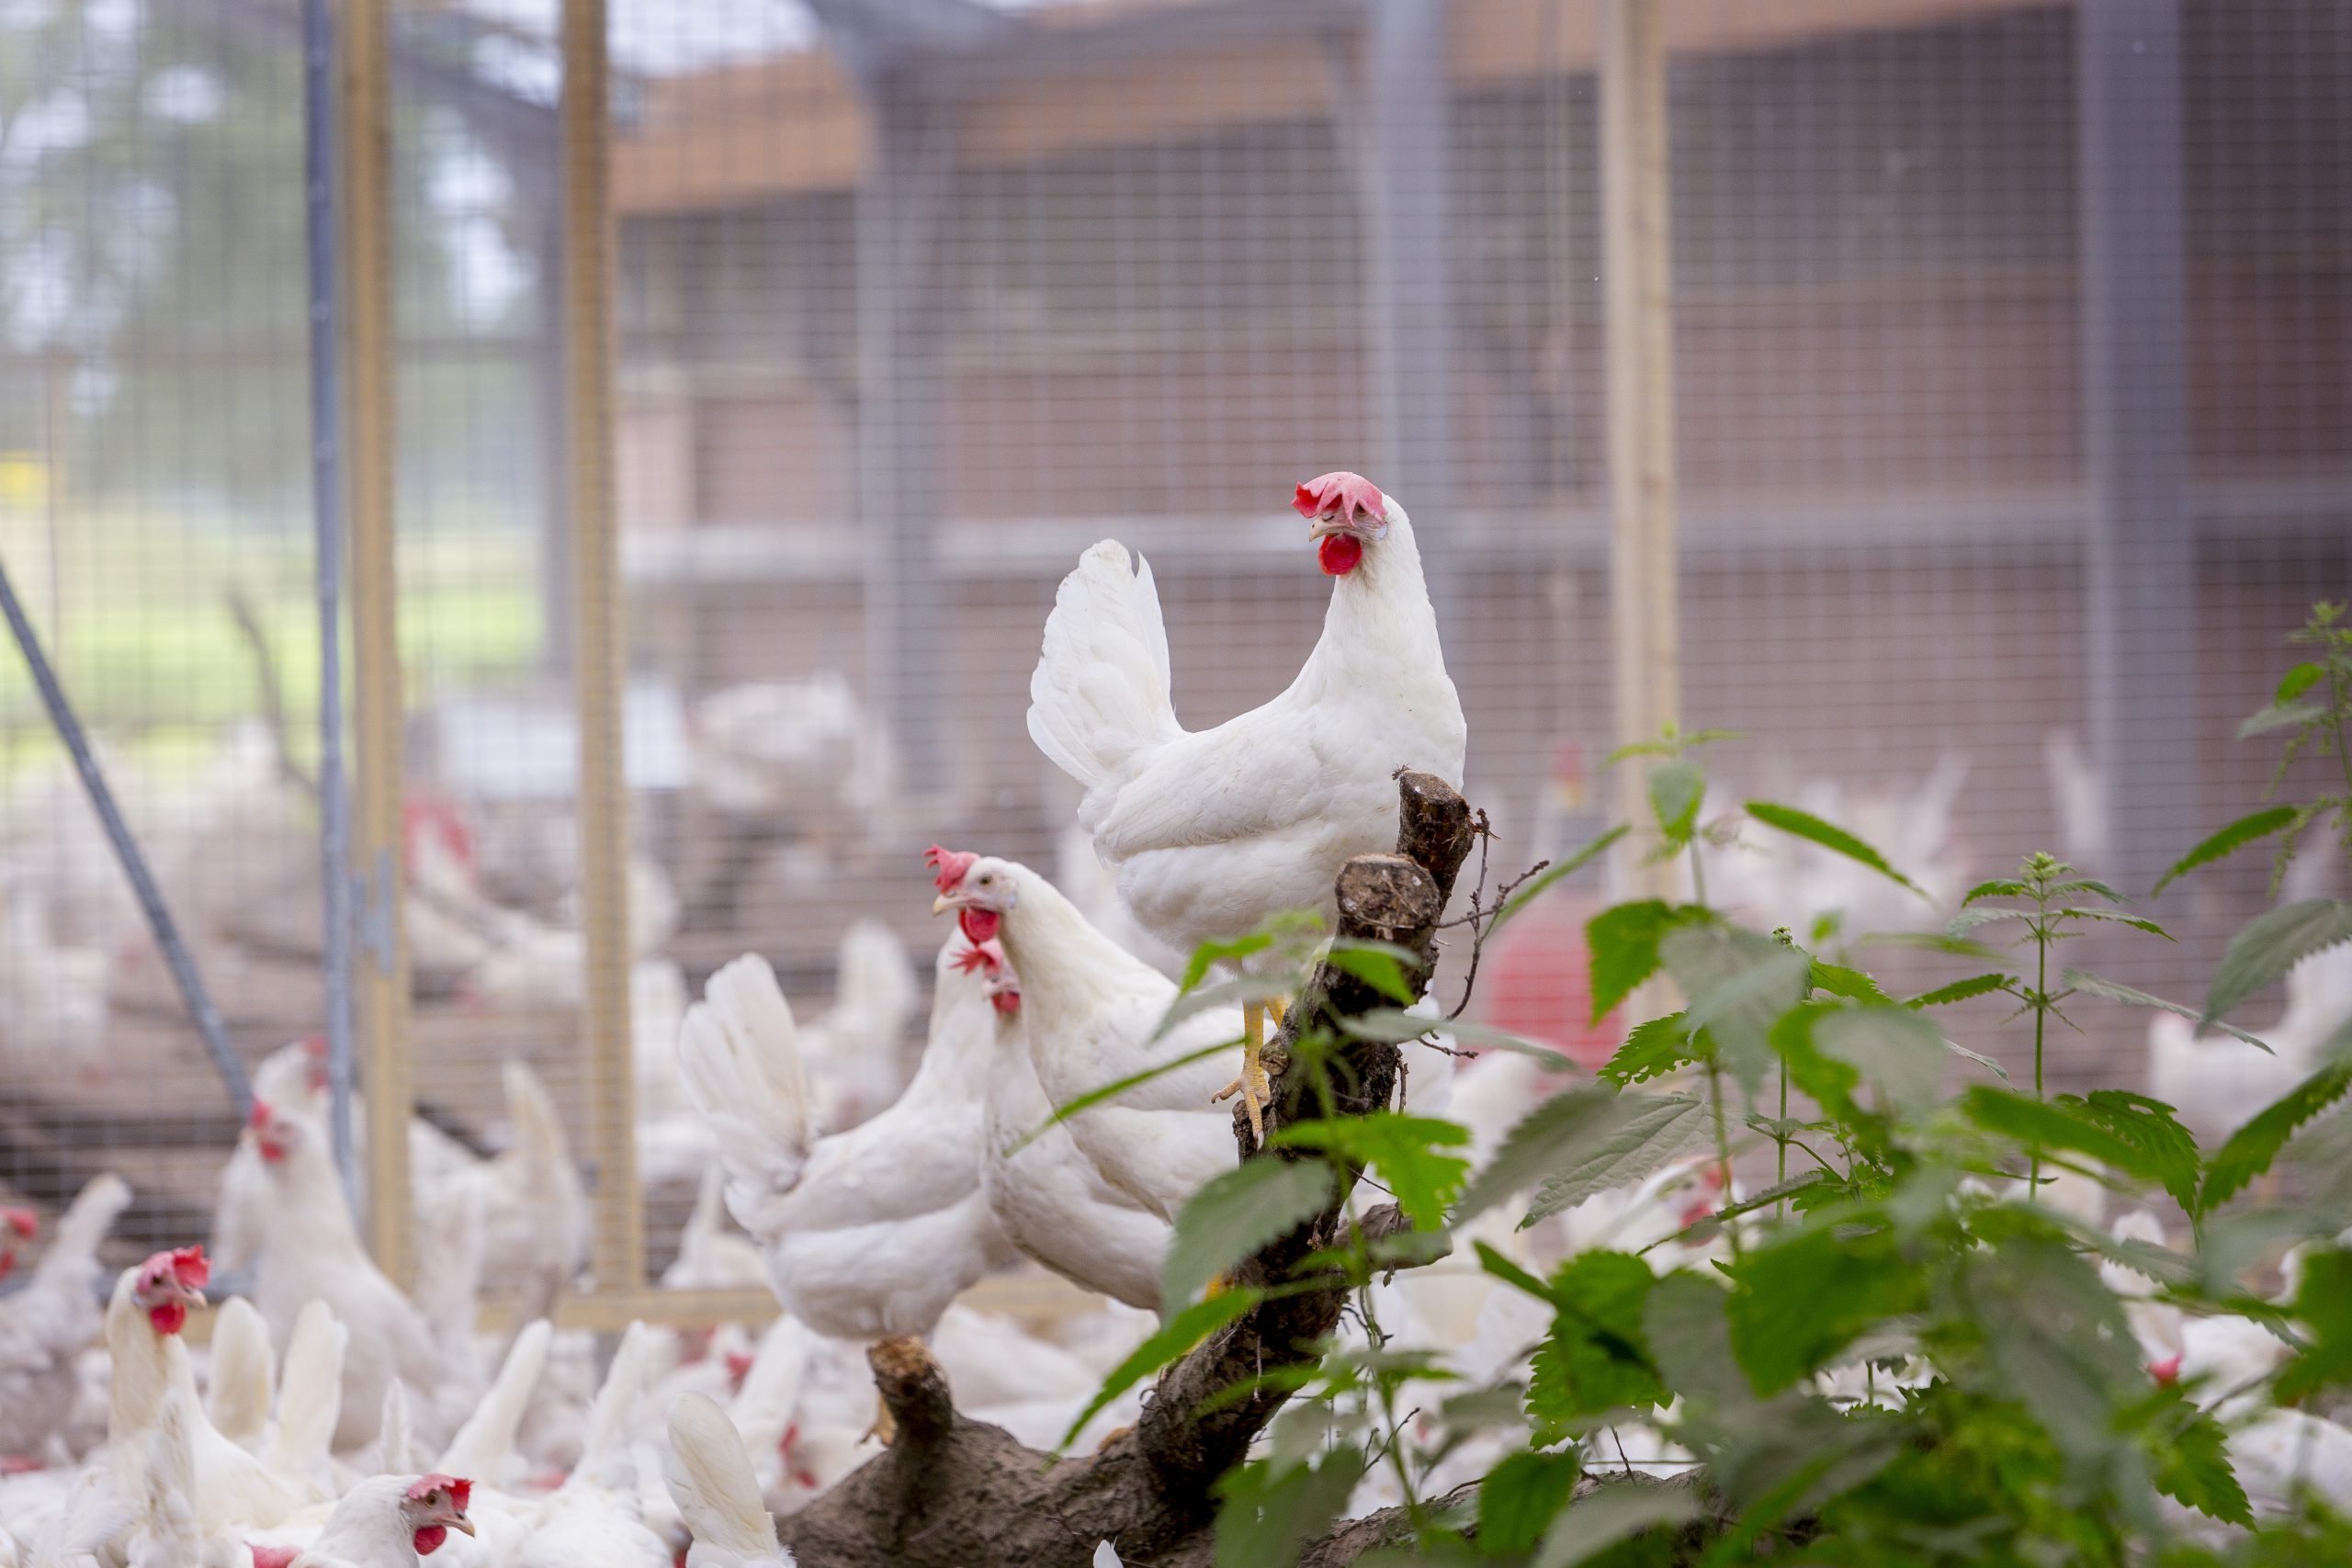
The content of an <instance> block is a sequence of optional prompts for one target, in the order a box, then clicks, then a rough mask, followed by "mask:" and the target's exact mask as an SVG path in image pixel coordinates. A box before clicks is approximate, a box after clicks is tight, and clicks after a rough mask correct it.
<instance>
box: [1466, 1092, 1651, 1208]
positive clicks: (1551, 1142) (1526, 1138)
mask: <svg viewBox="0 0 2352 1568" xmlns="http://www.w3.org/2000/svg"><path fill="white" fill-rule="evenodd" d="M1619 1114H1620V1112H1619V1111H1618V1109H1617V1096H1615V1095H1613V1094H1611V1093H1610V1092H1609V1091H1608V1090H1607V1089H1602V1088H1600V1086H1599V1085H1598V1084H1581V1085H1578V1086H1577V1088H1575V1089H1568V1090H1567V1091H1566V1092H1565V1093H1561V1094H1555V1095H1554V1096H1553V1097H1552V1098H1551V1099H1549V1100H1545V1101H1544V1102H1543V1103H1542V1104H1540V1105H1538V1106H1537V1107H1536V1108H1535V1109H1534V1110H1532V1111H1529V1112H1528V1113H1527V1115H1526V1116H1525V1117H1524V1118H1522V1119H1521V1121H1520V1122H1519V1123H1518V1124H1517V1125H1516V1126H1514V1127H1512V1128H1511V1130H1510V1132H1509V1133H1508V1134H1504V1137H1503V1141H1502V1144H1501V1145H1500V1146H1499V1147H1498V1148H1497V1149H1496V1150H1495V1153H1494V1157H1493V1158H1491V1159H1489V1160H1487V1163H1486V1166H1485V1168H1483V1169H1481V1170H1480V1171H1479V1172H1478V1174H1477V1175H1476V1177H1474V1178H1473V1179H1471V1182H1470V1185H1469V1187H1468V1188H1467V1190H1464V1192H1463V1194H1462V1198H1461V1201H1459V1202H1457V1203H1455V1204H1454V1206H1453V1223H1454V1224H1457V1225H1458V1224H1464V1223H1466V1222H1468V1221H1470V1220H1474V1219H1476V1218H1477V1217H1478V1216H1479V1215H1480V1214H1483V1213H1486V1212H1487V1210H1489V1209H1491V1208H1493V1207H1494V1206H1495V1205H1496V1204H1498V1203H1500V1202H1502V1201H1504V1200H1505V1199H1507V1198H1509V1197H1510V1195H1511V1194H1512V1193H1514V1192H1523V1191H1525V1190H1527V1189H1528V1188H1530V1187H1532V1186H1534V1185H1535V1184H1536V1183H1537V1182H1538V1181H1540V1180H1541V1179H1544V1177H1545V1176H1547V1175H1549V1174H1550V1173H1551V1172H1553V1171H1554V1170H1555V1169H1556V1168H1558V1166H1559V1164H1560V1162H1561V1161H1563V1160H1565V1159H1567V1158H1569V1157H1571V1156H1573V1155H1574V1154H1575V1153H1576V1151H1577V1150H1578V1149H1580V1148H1582V1147H1584V1146H1585V1145H1587V1144H1589V1142H1590V1141H1592V1140H1593V1139H1595V1138H1598V1137H1599V1136H1600V1134H1602V1133H1603V1132H1605V1131H1606V1130H1607V1129H1609V1128H1610V1127H1611V1126H1613V1125H1614V1124H1615V1122H1616V1120H1617V1118H1618V1116H1619Z"/></svg>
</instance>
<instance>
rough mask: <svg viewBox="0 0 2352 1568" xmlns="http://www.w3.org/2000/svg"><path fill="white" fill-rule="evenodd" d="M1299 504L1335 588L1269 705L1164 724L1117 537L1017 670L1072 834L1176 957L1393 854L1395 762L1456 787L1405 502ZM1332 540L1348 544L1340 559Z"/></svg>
mask: <svg viewBox="0 0 2352 1568" xmlns="http://www.w3.org/2000/svg"><path fill="white" fill-rule="evenodd" d="M1332 481H1347V482H1348V484H1349V485H1350V486H1351V488H1350V489H1349V490H1348V491H1347V495H1346V498H1345V503H1344V504H1334V503H1333V502H1330V501H1329V500H1328V499H1326V500H1317V499H1313V498H1311V497H1310V491H1311V490H1313V489H1314V488H1315V487H1317V486H1326V487H1328V486H1329V485H1330V483H1331V482H1332ZM1323 493H1324V492H1321V491H1318V492H1317V494H1323ZM1299 496H1300V498H1299V501H1298V502H1297V503H1296V504H1297V505H1298V507H1299V510H1300V511H1301V512H1303V513H1306V514H1307V515H1308V516H1309V517H1310V518H1316V519H1317V522H1316V523H1315V525H1314V527H1315V536H1317V537H1321V538H1323V539H1324V541H1325V544H1326V547H1327V554H1326V557H1325V561H1326V566H1325V570H1327V571H1331V572H1332V573H1333V574H1334V575H1335V576H1336V577H1337V578H1338V581H1337V582H1336V583H1335V584H1334V586H1333V588H1332V591H1331V603H1330V608H1329V610H1328V611H1327V612H1326V614H1325V616H1324V621H1323V636H1322V637H1321V639H1320V640H1319V641H1317V643H1316V645H1315V650H1314V652H1313V653H1311V654H1309V655H1308V657H1307V660H1306V665H1305V666H1304V667H1303V668H1301V669H1300V671H1299V672H1298V675H1297V678H1296V679H1295V680H1294V681H1293V682H1291V684H1290V686H1289V688H1288V689H1287V690H1285V691H1284V692H1283V693H1282V694H1281V695H1279V696H1277V697H1275V698H1274V699H1273V700H1272V702H1270V703H1267V704H1266V705H1264V706H1262V707H1259V708H1254V709H1252V710H1250V712H1248V713H1245V714H1242V715H1240V716H1238V717H1236V718H1233V719H1230V720H1228V721H1227V722H1226V723H1224V724H1221V725H1218V726H1217V727H1216V728H1213V729H1204V730H1198V731H1190V732H1188V731H1186V730H1185V729H1184V728H1182V726H1181V725H1179V724H1178V723H1177V722H1176V712H1175V707H1174V705H1173V703H1172V701H1171V699H1170V669H1169V656H1168V633H1167V629H1166V627H1165V626H1164V625H1163V624H1162V622H1161V618H1160V611H1159V593H1158V592H1157V590H1156V589H1155V588H1154V586H1153V583H1152V577H1151V569H1150V567H1149V566H1148V564H1144V563H1140V562H1136V561H1134V560H1132V559H1131V558H1129V556H1128V554H1127V551H1126V549H1125V547H1123V546H1121V545H1119V544H1117V543H1115V542H1114V541H1111V540H1104V541H1103V543H1101V544H1098V545H1096V546H1095V547H1093V548H1091V549H1090V550H1088V551H1087V552H1086V554H1085V556H1084V557H1083V558H1080V562H1079V565H1078V570H1075V571H1073V572H1071V573H1070V574H1069V576H1068V577H1067V578H1065V579H1063V581H1062V584H1061V587H1060V589H1059V591H1058V592H1057V593H1056V595H1055V600H1054V610H1053V614H1052V615H1050V616H1048V617H1047V619H1046V632H1045V646H1044V649H1043V652H1042V654H1041V656H1040V658H1039V660H1038V662H1037V668H1036V671H1035V674H1033V675H1032V676H1031V678H1030V682H1029V697H1030V706H1029V734H1030V737H1031V739H1034V740H1035V741H1036V743H1037V747H1038V750H1042V751H1043V752H1045V754H1046V757H1047V758H1049V759H1050V760H1052V761H1053V762H1054V763H1055V765H1056V766H1057V767H1059V768H1060V769H1061V770H1062V771H1063V772H1064V773H1069V775H1070V777H1072V778H1074V779H1076V780H1077V781H1078V782H1079V784H1080V785H1082V786H1083V787H1084V789H1085V791H1086V794H1085V797H1084V799H1083V800H1082V801H1081V803H1080V807H1079V814H1078V820H1079V824H1080V827H1081V828H1083V829H1085V830H1086V831H1087V832H1088V833H1089V834H1090V835H1091V837H1092V839H1093V841H1094V849H1095V852H1096V853H1097V854H1098V855H1100V856H1101V857H1102V860H1103V863H1104V864H1105V865H1106V866H1108V867H1110V868H1111V871H1112V873H1113V874H1114V876H1115V878H1116V880H1117V884H1118V889H1119V894H1120V897H1123V898H1124V899H1125V901H1126V904H1127V907H1128V908H1129V909H1130V910H1132V911H1133V913H1134V915H1135V917H1136V920H1137V921H1138V922H1139V923H1140V924H1141V925H1142V926H1143V927H1144V929H1145V930H1146V931H1149V932H1151V933H1152V934H1153V935H1154V936H1156V937H1158V938H1159V940H1161V941H1162V942H1167V943H1169V944H1170V946H1172V947H1174V948H1176V949H1177V950H1178V951H1179V952H1182V953H1191V952H1192V951H1193V949H1194V948H1195V947H1197V946H1198V945H1199V944H1200V943H1202V942H1208V941H1213V940H1226V939H1230V938H1233V937H1237V936H1240V935H1242V934H1244V933H1245V932H1248V931H1252V930H1254V929H1255V928H1257V927H1258V926H1259V925H1260V924H1261V923H1262V922H1263V921H1264V920H1265V919H1267V917H1269V916H1270V915H1273V914H1275V913H1278V912H1280V911H1282V910H1285V909H1319V910H1321V911H1323V912H1324V913H1325V915H1326V916H1327V917H1328V916H1329V913H1330V911H1331V897H1332V891H1331V884H1332V879H1333V877H1334V876H1336V875H1337V874H1338V872H1339V869H1340V866H1341V865H1342V864H1343V863H1345V862H1346V861H1347V860H1348V859H1349V858H1350V857H1351V856H1354V855H1359V854H1364V853H1369V852H1377V851H1385V850H1392V849H1394V848H1395V847H1396V843H1397V785H1396V783H1395V774H1396V772H1397V769H1399V768H1413V769H1419V770H1423V771H1426V772H1429V773H1435V774H1437V775H1438V776H1439V777H1441V778H1442V779H1444V780H1445V781H1446V782H1447V783H1448V784H1453V785H1454V786H1456V787H1457V788H1458V787H1459V786H1460V784H1461V783H1462V774H1463V765H1464V750H1465V747H1466V744H1467V736H1468V731H1467V728H1466V727H1465V725H1464V721H1463V716H1462V704H1461V700H1460V698H1459V697H1458V696H1457V695H1456V694H1455V693H1454V689H1453V682H1452V680H1450V679H1449V678H1448V677H1447V675H1446V671H1445V657H1444V653H1443V651H1442V649H1441V648H1440V646H1439V642H1438V630H1437V617H1436V615H1435V613H1434V612H1433V611H1432V610H1431V609H1430V600H1429V590H1428V586H1427V584H1426V582H1425V581H1424V580H1423V577H1422V572H1421V559H1420V554H1419V547H1417V545H1416V544H1415V541H1414V536H1413V526H1412V524H1411V522H1410V520H1409V519H1408V517H1407V516H1406V514H1405V509H1404V508H1403V507H1402V506H1399V505H1397V503H1396V502H1394V501H1393V500H1390V499H1388V498H1387V497H1385V496H1382V495H1380V493H1379V492H1378V491H1376V490H1374V489H1373V487H1372V486H1371V485H1370V484H1369V483H1368V482H1366V481H1364V480H1363V479H1359V478H1357V477H1356V476H1354V475H1328V476H1325V479H1319V480H1316V481H1313V484H1312V485H1302V486H1301V487H1299ZM1340 543H1351V544H1354V545H1357V546H1359V547H1360V551H1359V553H1358V555H1357V557H1356V558H1354V559H1353V560H1352V562H1351V563H1350V564H1345V565H1341V564H1340V562H1341V561H1345V560H1346V559H1347V558H1346V557H1345V556H1338V557H1335V556H1334V555H1333V554H1331V553H1329V547H1330V546H1332V545H1334V544H1340ZM1014 966H1015V967H1016V968H1022V965H1021V964H1020V960H1019V957H1018V955H1016V956H1015V958H1014ZM1027 978H1028V975H1027V971H1026V970H1025V969H1023V980H1024V981H1025V980H1026V979H1027Z"/></svg>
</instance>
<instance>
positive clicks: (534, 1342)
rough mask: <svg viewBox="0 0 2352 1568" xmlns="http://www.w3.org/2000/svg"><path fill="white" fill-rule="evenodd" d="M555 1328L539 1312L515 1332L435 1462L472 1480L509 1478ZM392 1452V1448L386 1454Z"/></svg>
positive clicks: (447, 1471) (497, 1481)
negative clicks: (517, 1435) (495, 1369)
mask: <svg viewBox="0 0 2352 1568" xmlns="http://www.w3.org/2000/svg"><path fill="white" fill-rule="evenodd" d="M554 1334H555V1330H554V1329H553V1328H552V1327H550V1326H549V1325H548V1321H547V1319H545V1318H540V1319H538V1320H537V1321H536V1322H534V1323H532V1324H531V1325H529V1326H528V1327H526V1328H525V1329H524V1330H523V1332H522V1333H520V1334H518V1335H516V1336H515V1343H514V1345H513V1347H512V1348H509V1349H508V1350H507V1352H506V1361H505V1364H504V1365H503V1366H501V1367H500V1368H499V1369H498V1376H497V1378H496V1380H495V1381H493V1382H492V1383H491V1385H490V1392H489V1393H486V1394H484V1395H483V1396H482V1401H481V1404H478V1405H476V1406H475V1407H474V1413H473V1414H472V1415H471V1416H467V1417H466V1424H465V1425H464V1426H463V1427H459V1428H458V1435H457V1436H456V1437H454V1438H450V1439H449V1447H448V1449H447V1450H446V1451H445V1452H443V1454H442V1455H441V1459H440V1462H439V1463H437V1464H436V1465H435V1466H434V1468H435V1470H437V1471H439V1472H441V1473H442V1474H444V1475H462V1476H465V1477H466V1478H467V1479H469V1480H472V1481H481V1482H486V1483H489V1484H491V1485H492V1486H497V1485H503V1484H504V1483H505V1481H506V1479H507V1477H508V1475H509V1473H510V1472H513V1471H514V1470H515V1468H516V1467H517V1465H518V1464H519V1461H518V1460H517V1459H516V1457H515V1432H516V1431H517V1430H518V1429H519V1428H520V1427H522V1425H523V1416H524V1413H525V1412H526V1410H528V1409H529V1407H530V1404H531V1394H532V1393H533V1391H535V1390H536V1389H537V1387H538V1386H539V1374H540V1373H541V1372H542V1371H546V1369H547V1364H548V1341H549V1340H550V1339H551V1338H552V1337H554ZM390 1457H391V1455H390V1450H387V1451H386V1454H385V1458H386V1459H387V1460H390Z"/></svg>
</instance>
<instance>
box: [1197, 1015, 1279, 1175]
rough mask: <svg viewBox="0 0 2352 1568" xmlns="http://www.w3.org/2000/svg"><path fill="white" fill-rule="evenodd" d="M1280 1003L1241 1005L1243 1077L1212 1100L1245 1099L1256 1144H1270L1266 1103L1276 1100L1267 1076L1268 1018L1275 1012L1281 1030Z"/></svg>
mask: <svg viewBox="0 0 2352 1568" xmlns="http://www.w3.org/2000/svg"><path fill="white" fill-rule="evenodd" d="M1280 1007H1281V1004H1280V1003H1278V1002H1244V1003H1242V1004H1241V1076H1240V1077H1238V1078H1236V1079H1234V1080H1233V1081H1232V1082H1231V1083H1229V1084H1227V1085H1226V1086H1225V1087H1224V1088H1223V1089H1219V1090H1217V1091H1216V1093H1215V1094H1213V1095H1211V1096H1210V1097H1209V1098H1210V1099H1211V1100H1219V1101H1222V1100H1230V1099H1232V1098H1233V1097H1234V1096H1235V1095H1237V1094H1238V1095H1239V1096H1241V1109H1242V1110H1244V1111H1248V1112H1249V1113H1250V1137H1251V1139H1253V1140H1254V1141H1255V1142H1257V1143H1259V1144H1263V1143H1264V1142H1265V1141H1266V1116H1265V1108H1266V1102H1267V1101H1268V1100H1272V1098H1273V1084H1272V1080H1271V1079H1270V1078H1268V1077H1267V1076H1266V1065H1265V1061H1264V1055H1265V1048H1266V1014H1267V1012H1268V1011H1269V1010H1274V1022H1275V1025H1276V1027H1280V1026H1281V1022H1282V1013H1281V1012H1280V1011H1279V1009H1280Z"/></svg>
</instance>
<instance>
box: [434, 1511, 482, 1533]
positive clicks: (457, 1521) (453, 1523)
mask: <svg viewBox="0 0 2352 1568" xmlns="http://www.w3.org/2000/svg"><path fill="white" fill-rule="evenodd" d="M441 1522H442V1523H443V1524H445V1525H447V1526H448V1527H449V1528H450V1529H453V1530H463V1531H465V1532H466V1533H467V1534H468V1535H471V1534H473V1533H474V1522H473V1520H471V1519H469V1518H468V1517H466V1516H465V1515H463V1514H456V1515H452V1516H451V1517H448V1518H446V1519H444V1520H442V1521H441Z"/></svg>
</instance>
